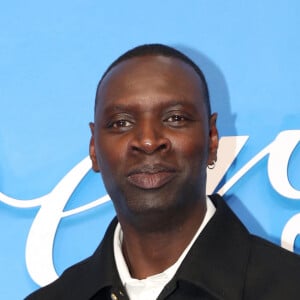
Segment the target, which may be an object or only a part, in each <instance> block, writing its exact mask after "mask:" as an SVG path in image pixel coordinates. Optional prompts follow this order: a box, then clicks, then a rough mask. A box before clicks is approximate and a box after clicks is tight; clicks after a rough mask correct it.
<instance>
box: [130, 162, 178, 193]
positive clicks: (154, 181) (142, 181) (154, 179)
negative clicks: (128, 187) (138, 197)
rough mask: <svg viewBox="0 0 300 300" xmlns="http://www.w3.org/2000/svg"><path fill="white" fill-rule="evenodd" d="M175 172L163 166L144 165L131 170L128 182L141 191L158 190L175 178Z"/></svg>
mask: <svg viewBox="0 0 300 300" xmlns="http://www.w3.org/2000/svg"><path fill="white" fill-rule="evenodd" d="M175 172H176V170H175V169H174V168H170V167H167V166H163V165H144V166H142V167H140V168H137V169H134V170H132V171H131V172H130V173H129V174H128V176H127V179H128V181H129V182H130V183H131V184H132V185H134V186H136V187H138V188H141V189H145V190H150V189H158V188H160V187H162V186H164V185H165V184H167V183H168V182H170V181H171V180H172V179H173V178H174V177H175Z"/></svg>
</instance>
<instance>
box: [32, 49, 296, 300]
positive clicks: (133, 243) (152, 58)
mask: <svg viewBox="0 0 300 300" xmlns="http://www.w3.org/2000/svg"><path fill="white" fill-rule="evenodd" d="M216 118H217V115H216V114H211V112H210V104H209V94H208V89H207V84H206V82H205V78H204V76H203V74H202V72H201V71H200V70H199V68H198V67H197V66H196V65H195V64H194V63H193V62H192V61H191V60H190V59H189V58H187V57H186V56H185V55H183V54H182V53H180V52H178V51H177V50H175V49H173V48H169V47H167V46H164V45H157V44H153V45H144V46H140V47H137V48H134V49H132V50H130V51H129V52H127V53H125V54H124V55H122V56H121V57H120V58H119V59H117V60H116V61H115V62H114V63H113V64H112V65H111V66H110V67H109V68H108V70H107V71H106V72H105V73H104V75H103V77H102V79H101V80H100V83H99V85H98V89H97V94H96V103H95V122H94V123H91V124H90V127H91V132H92V137H91V142H90V157H91V160H92V165H93V169H94V171H96V172H101V174H102V178H103V181H104V184H105V187H106V189H107V191H108V193H109V195H110V197H111V199H112V201H113V203H114V207H115V210H116V214H117V217H116V219H115V220H113V222H112V223H111V225H110V226H109V228H108V230H107V232H106V235H105V237H104V239H103V241H102V242H101V244H100V246H99V247H98V249H97V250H96V251H95V253H94V254H93V255H92V256H91V257H90V258H88V259H86V260H85V261H83V262H80V263H78V264H76V265H75V266H73V267H71V268H69V269H68V270H67V271H65V272H64V273H63V275H62V276H61V277H60V278H59V279H58V280H57V281H55V282H54V283H52V284H50V285H49V286H47V287H45V288H43V289H41V290H39V291H38V292H36V293H34V294H33V295H31V296H29V297H28V299H113V300H116V299H227V300H235V299H256V300H257V299H272V300H274V299H299V297H300V285H299V284H298V278H300V259H299V257H298V256H296V255H294V254H292V253H289V252H287V251H285V250H283V249H281V248H279V247H277V246H274V245H272V244H270V243H268V242H267V241H264V240H262V239H260V238H258V237H254V236H252V235H250V234H249V233H248V231H247V230H246V229H245V227H244V226H243V225H242V224H241V223H240V221H239V220H238V219H237V218H236V217H235V216H234V214H233V213H232V212H231V211H230V209H229V208H228V207H227V206H226V204H225V203H224V201H223V200H222V199H221V197H219V196H218V195H214V196H211V198H209V197H207V196H206V192H205V186H206V168H207V167H209V166H213V165H214V163H215V162H216V160H217V147H218V132H217V128H216Z"/></svg>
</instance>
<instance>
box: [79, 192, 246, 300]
mask: <svg viewBox="0 0 300 300" xmlns="http://www.w3.org/2000/svg"><path fill="white" fill-rule="evenodd" d="M210 198H211V199H212V201H213V203H214V205H215V206H216V212H215V214H214V216H213V217H212V219H211V220H210V221H209V223H208V224H207V225H206V227H205V228H204V230H203V232H202V233H201V234H200V236H199V237H198V239H197V240H196V242H195V243H194V245H193V246H192V248H191V249H190V251H189V253H188V255H187V256H186V258H185V259H184V261H183V262H182V264H181V266H180V268H179V269H178V271H177V273H176V275H175V279H177V280H178V281H187V282H190V283H191V284H193V285H195V286H198V287H199V288H200V289H204V290H206V291H207V292H208V293H209V294H211V295H214V296H215V298H216V299H230V300H235V299H241V298H242V293H243V286H244V281H245V276H246V268H247V262H248V257H249V252H250V247H249V237H250V235H249V233H248V231H247V229H246V228H245V227H244V225H243V224H242V223H241V222H240V221H239V220H238V218H237V217H236V216H235V215H234V213H233V212H232V211H231V210H230V209H229V208H228V206H227V205H226V204H225V202H224V200H223V199H222V198H221V197H220V196H219V195H213V196H210ZM116 224H117V219H116V218H114V220H113V221H112V222H111V224H110V225H109V227H108V229H107V231H106V234H105V236H104V238H103V241H102V242H101V244H100V245H99V247H98V248H97V250H96V251H95V253H94V254H93V255H92V256H91V257H90V258H88V259H87V260H86V261H83V262H82V264H84V269H85V272H84V274H85V276H84V277H83V278H82V277H81V283H80V286H84V287H85V288H84V290H81V291H80V294H81V295H82V298H84V297H85V298H90V297H92V296H93V295H95V294H96V293H97V292H99V291H100V290H101V289H104V288H111V287H114V288H117V289H121V290H124V287H122V284H121V280H120V278H119V275H118V272H117V268H116V264H115V260H114V254H113V236H114V230H115V227H116ZM172 281H173V280H172Z"/></svg>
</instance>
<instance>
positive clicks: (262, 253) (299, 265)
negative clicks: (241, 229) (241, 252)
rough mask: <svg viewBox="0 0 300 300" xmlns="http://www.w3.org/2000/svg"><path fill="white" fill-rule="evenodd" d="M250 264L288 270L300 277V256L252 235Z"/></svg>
mask: <svg viewBox="0 0 300 300" xmlns="http://www.w3.org/2000/svg"><path fill="white" fill-rule="evenodd" d="M250 241H251V254H250V258H249V264H253V263H255V265H257V267H258V268H259V267H268V268H272V269H274V270H276V269H277V268H279V269H280V270H281V271H283V270H285V269H288V270H289V271H292V272H295V273H296V274H298V275H300V255H297V254H295V253H293V252H290V251H288V250H286V249H283V248H281V247H280V246H278V245H275V244H273V243H271V242H269V241H267V240H265V239H262V238H260V237H258V236H255V235H251V240H250Z"/></svg>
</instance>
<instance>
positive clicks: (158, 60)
mask: <svg viewBox="0 0 300 300" xmlns="http://www.w3.org/2000/svg"><path fill="white" fill-rule="evenodd" d="M203 95H204V93H203V87H202V81H201V78H200V77H199V75H198V74H197V73H196V71H195V70H194V69H193V68H192V67H191V66H190V65H189V64H187V63H186V62H184V61H182V60H180V59H178V58H173V57H166V56H160V55H148V56H141V57H134V58H130V59H126V60H124V61H122V62H120V63H119V64H117V65H116V66H114V67H113V68H112V69H111V70H110V71H109V72H108V73H107V74H106V76H105V77H104V79H103V80H102V82H101V84H100V86H99V88H98V91H97V102H99V103H98V104H99V105H98V104H97V106H100V107H102V108H105V107H106V106H107V105H113V104H118V102H119V101H120V102H124V101H126V102H127V104H128V105H129V104H130V103H129V102H131V101H133V99H136V98H138V99H141V100H144V101H142V102H143V104H144V105H147V104H148V105H151V104H152V103H154V102H155V101H154V100H157V99H156V98H160V99H158V100H159V101H163V100H164V99H165V98H170V99H171V98H173V99H172V100H181V101H182V100H185V101H188V102H195V104H197V105H200V106H203V105H204V96H203ZM145 100H151V101H145ZM101 110H102V109H101Z"/></svg>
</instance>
